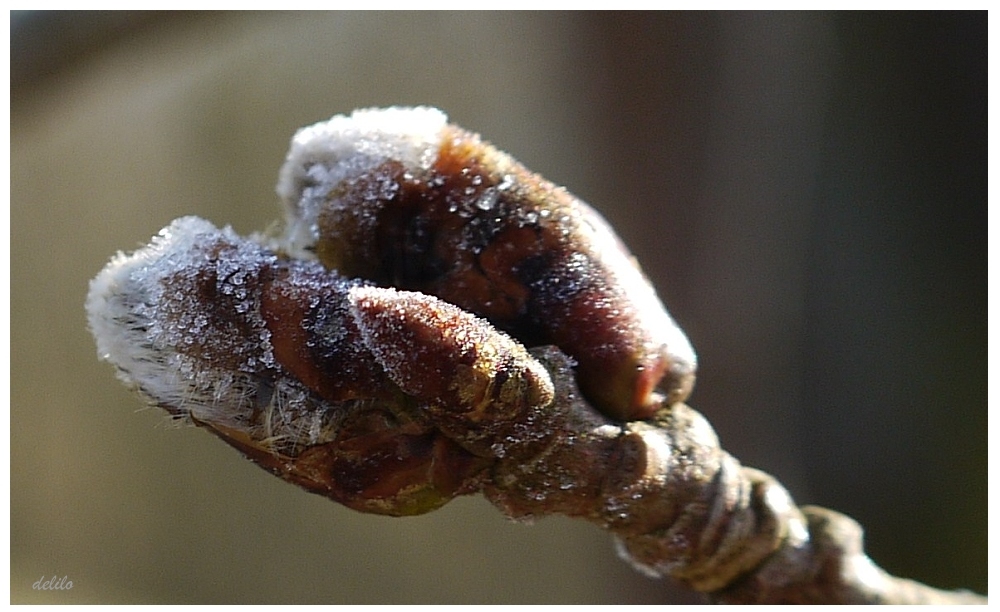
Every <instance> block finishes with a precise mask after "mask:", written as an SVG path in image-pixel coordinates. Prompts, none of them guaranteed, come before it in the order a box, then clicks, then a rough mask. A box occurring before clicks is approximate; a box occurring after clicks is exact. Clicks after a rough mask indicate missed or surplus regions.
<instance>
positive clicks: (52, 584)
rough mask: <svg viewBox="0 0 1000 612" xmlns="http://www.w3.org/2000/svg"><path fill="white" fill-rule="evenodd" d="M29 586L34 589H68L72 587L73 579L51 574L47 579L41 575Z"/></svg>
mask: <svg viewBox="0 0 1000 612" xmlns="http://www.w3.org/2000/svg"><path fill="white" fill-rule="evenodd" d="M31 588H33V589H35V590H36V591H68V590H70V589H72V588H73V581H72V580H70V579H69V576H63V577H62V578H60V577H59V576H52V577H51V578H49V579H47V580H46V578H45V576H42V577H41V578H39V579H38V580H36V581H35V584H33V585H31Z"/></svg>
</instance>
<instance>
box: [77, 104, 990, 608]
mask: <svg viewBox="0 0 1000 612" xmlns="http://www.w3.org/2000/svg"><path fill="white" fill-rule="evenodd" d="M281 176H282V178H281V182H280V183H279V193H280V194H281V195H282V197H284V198H285V201H286V204H287V206H288V208H289V215H290V217H289V227H288V234H287V235H286V236H285V238H284V240H280V241H279V240H267V239H264V238H260V237H255V238H251V239H247V238H243V237H240V236H237V235H236V234H235V233H234V232H233V231H232V230H230V229H228V228H226V229H223V230H219V229H217V228H215V227H214V226H213V225H212V224H210V223H208V222H207V221H203V220H201V219H197V218H193V217H188V218H183V219H179V220H177V221H175V222H174V223H172V224H171V225H170V226H169V227H167V228H165V229H164V230H163V231H162V232H161V233H160V235H159V236H157V237H156V238H154V240H153V242H152V243H151V244H150V245H149V246H147V247H145V248H143V249H141V250H139V251H137V252H136V253H134V254H133V255H130V256H125V255H119V256H118V257H116V258H115V259H114V260H112V262H111V263H110V264H109V265H108V266H107V267H106V268H105V269H104V271H102V272H101V274H100V275H98V277H97V278H96V279H95V280H94V281H93V282H92V283H91V290H90V294H89V296H88V299H87V310H88V315H89V321H90V327H91V330H92V331H93V333H94V335H95V338H96V339H97V344H98V351H99V354H100V355H101V356H102V358H104V359H107V360H108V361H110V362H112V363H113V364H114V365H115V366H116V367H117V368H118V371H119V376H120V378H122V380H123V381H124V382H125V383H126V384H128V385H130V386H132V387H134V388H136V389H137V390H139V391H140V392H141V393H142V394H143V395H144V396H146V398H147V399H148V401H150V402H151V403H153V404H155V405H158V406H161V407H163V408H164V409H166V410H167V411H168V412H169V413H171V414H172V415H175V416H176V417H178V418H182V419H186V420H188V421H190V422H192V423H194V424H196V425H199V426H201V427H205V428H207V429H208V430H210V431H212V432H213V433H215V434H216V435H217V436H219V437H220V438H221V439H223V440H224V441H226V442H227V443H229V444H230V445H232V446H233V447H234V448H236V449H238V450H239V451H240V452H242V453H243V454H245V455H246V456H247V457H248V458H250V459H251V460H253V461H254V462H256V463H257V464H259V465H260V466H261V467H263V468H265V469H267V470H269V471H271V472H272V473H274V474H275V475H277V476H279V477H281V478H283V479H285V480H287V481H289V482H292V483H295V484H297V485H299V486H302V487H304V488H306V489H307V490H310V491H312V492H315V493H319V494H322V495H325V496H327V497H330V498H331V499H333V500H335V501H337V502H339V503H342V504H344V505H346V506H348V507H351V508H354V509H356V510H359V511H362V512H370V513H378V514H388V515H395V516H403V515H412V514H420V513H423V512H429V511H432V510H434V509H436V508H438V507H440V506H442V505H444V504H445V503H447V502H448V501H450V500H451V499H453V498H454V497H455V496H457V495H467V494H474V493H482V494H483V495H485V496H486V498H487V499H489V500H490V501H491V502H492V503H493V504H494V505H496V506H497V507H498V508H499V509H500V510H501V512H503V513H504V514H505V515H507V516H509V517H512V518H524V517H530V516H543V515H547V514H563V515H567V516H572V517H577V518H582V519H584V520H587V521H590V522H592V523H595V524H597V525H598V526H600V527H602V528H603V529H606V530H608V531H610V532H611V533H612V534H613V535H614V536H615V538H616V539H617V543H618V547H619V550H620V552H621V555H622V556H623V557H624V558H625V559H627V560H628V561H629V562H631V563H632V565H633V566H634V567H635V568H636V569H638V570H640V571H642V572H645V573H647V574H650V575H652V576H660V577H666V576H669V577H671V578H673V579H675V580H677V581H679V582H681V583H683V584H685V585H687V586H688V587H689V588H691V589H694V590H697V591H700V592H703V593H707V594H709V595H710V596H711V597H712V598H714V599H715V600H717V601H720V602H727V603H986V599H985V598H984V597H981V596H978V595H974V594H972V593H968V592H945V591H939V590H936V589H933V588H930V587H927V586H924V585H921V584H919V583H916V582H913V581H909V580H903V579H899V578H894V577H892V576H890V575H888V574H886V573H885V572H884V571H882V570H881V569H879V568H878V567H877V566H875V565H874V564H873V563H872V562H871V561H870V560H869V559H868V557H866V556H865V555H864V551H863V548H862V532H861V528H860V526H858V524H857V523H855V522H854V521H853V520H851V519H850V518H848V517H846V516H843V515H841V514H838V513H836V512H832V511H829V510H825V509H822V508H815V507H803V508H798V507H796V505H795V504H794V503H793V502H792V499H791V497H790V496H789V494H788V492H787V491H786V490H785V489H784V488H783V487H782V486H781V485H780V484H779V483H778V482H777V481H776V480H775V479H774V478H772V477H771V476H769V475H767V474H765V473H763V472H760V471H758V470H754V469H751V468H745V467H743V466H741V465H740V464H739V462H738V461H737V460H736V459H734V458H733V457H732V456H730V455H729V454H727V453H726V452H724V451H723V450H722V449H721V448H720V446H719V442H718V439H717V437H716V435H715V432H714V431H713V430H712V428H711V426H710V425H709V423H708V421H706V420H705V419H704V417H702V416H701V415H700V414H699V413H697V412H695V411H694V410H692V409H691V408H689V407H688V406H687V405H686V404H684V403H683V402H684V401H685V400H686V398H687V396H688V394H689V393H690V391H691V388H692V385H693V382H694V375H695V368H696V358H695V356H694V351H693V349H692V348H691V346H690V344H689V343H688V341H687V339H686V337H685V336H684V333H683V331H681V330H680V328H678V327H677V326H676V325H675V323H674V322H673V320H672V319H671V318H670V316H669V315H668V314H667V312H666V310H665V309H664V308H663V306H662V304H661V303H660V302H659V299H658V298H657V297H656V293H655V291H654V290H653V288H652V286H651V285H650V284H649V283H648V281H647V280H646V278H645V277H644V276H643V275H642V273H641V271H640V270H639V268H638V267H637V266H636V265H634V262H633V260H632V257H631V255H630V254H629V253H628V251H627V250H626V249H625V248H624V246H623V245H621V243H620V242H619V241H618V239H617V237H616V236H615V235H614V233H613V232H612V230H611V229H610V227H608V226H607V224H606V222H604V220H603V219H602V218H601V217H600V216H599V215H598V214H597V213H596V212H594V211H593V209H591V208H590V207H588V206H587V205H586V204H583V203H582V202H580V201H579V200H577V199H576V198H574V197H573V196H572V195H570V194H569V193H568V192H566V191H565V190H563V189H560V188H557V187H555V186H554V185H552V184H551V183H548V182H546V181H544V179H541V177H538V176H537V175H534V174H532V173H530V172H529V171H528V170H527V169H525V168H524V167H523V166H521V165H520V164H518V163H517V162H515V161H514V160H513V159H511V158H510V157H509V156H507V155H505V154H503V153H501V152H499V151H497V150H496V149H494V148H493V147H491V146H489V145H488V144H486V143H484V142H482V141H481V140H480V139H479V137H478V136H477V135H474V134H471V133H469V132H466V131H464V130H462V129H460V128H457V127H455V126H450V125H446V124H445V117H444V114H443V113H441V112H440V111H437V110H435V109H427V108H423V109H388V110H371V111H364V112H359V113H355V114H354V115H352V116H351V117H335V118H334V119H332V120H331V121H330V122H328V123H322V124H318V125H317V126H313V127H311V128H306V129H305V130H303V131H301V132H300V133H299V134H298V135H296V137H295V140H294V141H293V147H292V151H291V153H290V154H289V157H288V159H287V161H286V164H285V166H284V168H283V169H282V173H281ZM342 274H349V275H351V276H352V277H363V278H365V279H367V281H359V280H348V279H347V278H345V277H344V276H342ZM377 283H381V284H382V285H383V286H382V287H379V286H376V284H377ZM385 285H389V286H391V287H398V288H402V289H407V291H399V290H397V289H396V288H391V287H386V286H385ZM435 296H436V297H435ZM472 313H476V314H478V315H480V316H482V317H484V318H479V317H477V316H475V315H474V314H472ZM487 319H488V320H487ZM495 325H496V326H495ZM498 327H503V328H504V329H506V330H507V331H509V332H510V333H511V334H513V335H514V337H511V336H508V335H506V334H504V333H502V332H501V331H499V330H498ZM529 342H530V343H531V344H537V345H541V346H539V347H538V348H535V349H533V350H532V351H531V352H529V351H528V349H526V348H525V344H526V343H529ZM578 384H579V385H580V386H579V387H578Z"/></svg>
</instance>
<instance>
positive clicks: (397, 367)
mask: <svg viewBox="0 0 1000 612" xmlns="http://www.w3.org/2000/svg"><path fill="white" fill-rule="evenodd" d="M87 306H88V314H89V318H90V326H91V329H92V331H93V332H94V334H95V337H96V338H97V340H98V350H99V352H100V354H101V355H102V357H103V358H105V359H107V360H108V361H111V362H112V363H113V364H115V365H116V366H117V367H118V368H119V374H120V377H121V378H122V379H123V380H124V381H125V382H126V383H127V384H129V385H130V386H133V387H135V388H137V389H139V390H140V391H141V392H142V393H143V394H144V395H145V396H147V397H148V399H149V400H150V402H151V403H153V404H155V405H157V406H161V407H163V408H165V409H166V410H168V411H169V412H170V413H171V414H174V415H177V416H179V417H185V418H189V419H190V420H191V421H192V422H194V423H196V424H198V425H200V426H202V427H206V428H207V429H209V430H211V431H212V432H213V433H215V434H216V435H218V436H219V437H220V438H222V439H223V440H225V441H226V442H227V443H229V444H230V445H231V446H233V447H234V448H236V449H238V450H239V451H240V452H242V453H243V454H244V455H246V456H247V457H248V458H250V459H252V460H253V461H254V462H256V463H257V464H258V465H260V466H261V467H263V468H265V469H267V470H269V471H271V472H272V473H274V474H276V475H278V476H280V477H281V478H283V479H285V480H287V481H289V482H293V483H295V484H298V485H300V486H302V487H303V488H306V489H308V490H310V491H312V492H315V493H319V494H322V495H326V496H328V497H330V498H332V499H334V500H336V501H338V502H340V503H342V504H344V505H347V506H349V507H352V508H355V509H358V510H362V511H365V512H376V513H381V514H393V515H402V514H416V513H421V512H427V511H429V510H433V509H434V508H437V507H439V506H441V505H443V504H444V503H446V502H447V501H449V500H450V499H451V498H453V497H454V496H455V495H458V494H461V493H463V492H466V491H468V490H470V489H471V488H472V487H473V485H474V483H475V481H476V479H477V478H478V475H479V474H480V473H481V472H482V471H483V470H484V469H485V468H486V467H488V466H489V465H490V463H491V461H492V460H493V459H494V457H493V455H492V454H491V451H490V448H491V446H492V443H493V441H492V440H491V439H489V437H488V436H487V437H486V438H485V439H484V438H483V437H482V436H475V440H474V441H473V440H472V439H471V438H469V436H465V437H466V438H468V440H457V439H452V436H449V435H446V434H445V433H442V428H441V427H440V424H439V423H438V422H437V421H435V419H434V416H435V415H439V416H442V417H444V418H445V419H446V420H447V422H448V423H449V424H450V425H451V426H454V428H455V431H466V432H467V431H469V430H473V429H476V428H477V423H478V422H479V421H480V420H489V421H491V422H492V421H504V420H511V419H514V418H516V417H518V416H519V415H521V414H523V413H524V412H526V411H528V410H536V409H539V408H541V407H544V406H545V405H547V403H548V402H550V401H551V399H552V384H551V381H550V380H549V377H548V373H547V372H546V371H545V370H544V369H543V368H542V366H541V365H540V364H538V363H537V362H536V361H535V360H534V359H533V358H531V357H530V356H529V355H528V354H527V353H526V352H525V351H524V349H523V347H521V346H520V345H519V344H517V343H516V342H514V341H512V340H511V339H510V338H508V337H506V336H505V335H503V334H501V333H500V332H498V331H497V330H495V329H494V328H493V327H492V326H490V325H489V324H488V323H487V322H485V321H483V320H481V319H477V318H476V317H474V316H472V315H470V314H468V313H466V312H463V311H461V310H460V309H458V308H457V307H455V306H452V305H450V304H446V303H444V302H442V301H440V300H438V299H436V298H433V297H430V296H425V295H418V294H408V293H400V292H397V291H395V290H391V289H380V288H376V287H365V286H363V285H361V284H359V283H357V282H352V281H347V280H345V279H344V278H343V277H341V276H339V275H338V274H336V273H334V272H330V271H327V270H325V269H323V267H322V266H320V265H319V264H318V263H316V262H307V261H298V260H288V259H283V258H280V257H278V256H277V255H275V254H274V253H273V252H271V251H269V250H268V249H266V248H264V247H262V246H261V245H259V244H258V243H256V242H254V241H252V240H246V239H242V238H240V237H238V236H236V235H235V234H233V233H232V232H231V231H230V230H229V229H228V228H227V229H225V230H221V231H220V230H217V229H216V228H214V227H212V226H211V224H209V223H207V222H205V221H202V220H200V219H195V218H193V217H188V218H184V219H179V220H177V221H175V222H174V223H173V224H171V226H169V227H168V228H166V229H164V230H163V231H162V232H161V233H160V235H159V236H158V237H157V238H155V239H154V241H153V242H152V244H150V245H149V246H147V247H145V248H144V249H141V250H140V251H138V252H136V253H134V254H132V255H130V256H127V257H126V256H124V255H119V257H117V258H115V260H113V261H112V262H111V263H110V264H109V265H108V266H107V267H106V268H105V269H104V270H103V271H102V272H101V274H100V275H98V277H97V278H96V279H95V280H94V281H93V282H92V283H91V291H90V295H89V296H88V304H87ZM432 364H437V365H436V366H433V365H432ZM435 368H436V369H435ZM463 424H464V425H463ZM463 428H464V429H463ZM486 429H488V427H487V428H486ZM475 442H482V443H481V444H477V443H475Z"/></svg>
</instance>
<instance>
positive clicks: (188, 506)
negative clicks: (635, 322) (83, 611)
mask: <svg viewBox="0 0 1000 612" xmlns="http://www.w3.org/2000/svg"><path fill="white" fill-rule="evenodd" d="M986 62H987V24H986V13H985V12H983V13H964V14H954V13H948V14H941V13H920V14H908V13H891V14H879V13H865V14H850V13H834V14H830V13H791V14H787V13H750V14H746V13H707V14H706V13H682V14H673V13H656V14H647V13H629V14H616V13H612V14H599V13H579V14H562V13H544V14H521V13H511V14H480V13H477V14H462V13H457V14H456V13H419V14H415V13H391V14H385V13H367V14H355V13H321V14H312V13H307V14H301V13H292V14H287V13H238V14H234V13H211V14H188V13H180V14H174V13H170V14H160V13H112V14H108V13H18V12H15V13H13V14H12V15H11V226H12V232H11V234H12V246H11V335H12V341H11V351H10V353H11V381H12V391H11V419H10V421H11V473H10V476H11V505H10V530H11V531H10V537H11V551H10V561H11V592H12V594H11V600H12V602H32V601H35V602H68V603H82V602H107V603H110V602H154V603H188V602H200V603H213V602H219V603H223V602H224V603H230V602H232V603H249V602H267V603H280V602H310V603H615V602H621V603H629V602H631V603H638V602H642V603H652V602H684V601H695V602H697V601H702V600H701V599H700V598H699V597H698V596H692V595H691V594H688V593H686V592H685V591H683V590H681V589H678V588H676V587H675V586H673V585H671V584H670V583H669V582H665V581H652V580H648V579H646V578H643V577H641V576H639V575H638V574H636V573H634V572H632V571H631V569H630V568H629V567H628V566H627V565H625V564H624V563H622V562H620V561H619V560H618V559H617V558H616V557H615V554H614V552H613V549H612V545H611V541H610V539H609V538H608V536H607V535H605V534H604V533H602V532H600V531H599V530H597V529H596V528H592V527H590V526H589V525H587V524H584V523H577V522H574V521H570V520H563V519H558V518H550V519H545V520H541V521H539V522H538V523H537V524H535V525H533V526H525V525H519V524H514V523H510V522H507V521H505V520H504V519H503V518H502V517H501V516H500V514H499V513H498V512H497V511H495V510H494V509H493V508H492V507H491V506H489V505H488V504H486V503H485V502H484V501H482V500H481V499H475V498H470V499H462V500H458V501H456V502H453V503H452V504H450V505H449V506H447V507H445V508H444V509H442V510H441V511H438V512H436V513H433V514H430V515H427V516H424V517H418V518H410V519H389V518H381V517H375V516H365V515H361V514H357V513H354V512H351V511H349V510H346V509H344V508H341V507H339V506H337V505H335V504H333V503H330V502H328V501H326V500H324V499H322V498H320V497H316V496H313V495H309V494H306V493H303V492H301V491H299V490H297V489H295V488H293V487H292V486H290V485H286V484H284V483H282V482H280V481H279V480H277V479H275V478H272V477H270V476H268V475H267V474H265V473H264V472H263V471H260V470H258V469H257V468H255V467H254V466H252V465H251V464H250V463H248V462H247V461H245V460H243V459H242V458H241V457H240V456H238V455H237V454H236V453H235V452H233V451H231V450H230V449H229V448H227V447H226V446H224V445H223V444H222V443H220V442H219V441H218V440H215V439H213V438H212V437H211V436H209V435H208V434H206V433H204V432H201V431H196V430H186V429H182V430H176V429H172V428H170V427H167V426H165V425H164V419H163V418H162V417H161V415H160V414H158V413H157V412H155V411H148V410H147V411H142V410H139V408H140V404H139V402H138V401H137V399H136V398H135V397H133V396H132V395H130V394H129V393H128V392H126V391H125V389H124V388H123V387H122V386H121V385H120V384H118V382H117V381H116V379H115V377H114V374H113V372H112V369H111V367H110V366H108V365H107V364H105V363H100V362H98V361H97V356H96V351H95V348H94V343H93V341H92V339H91V337H90V335H89V333H88V332H87V330H86V323H85V318H84V312H83V300H84V295H85V293H86V290H87V282H88V280H89V279H90V278H91V277H92V276H94V275H95V274H96V273H97V271H98V270H99V269H100V268H101V266H103V265H104V263H105V262H106V261H107V259H108V258H109V257H110V256H112V255H113V254H114V253H115V252H116V251H117V250H119V249H125V250H129V249H133V248H135V247H137V246H138V245H139V244H140V243H143V242H145V241H146V240H148V238H149V237H150V236H151V235H153V234H154V233H156V232H157V231H158V230H159V229H160V228H161V227H162V226H164V225H166V224H167V223H168V222H169V221H170V220H171V219H173V218H175V217H178V216H181V215H188V214H197V215H199V216H203V217H206V218H208V219H210V220H212V221H213V222H215V223H217V224H227V223H228V224H232V225H233V227H234V228H235V229H236V230H238V231H240V232H249V231H252V230H255V229H260V228H264V227H265V226H266V225H267V224H269V223H270V222H271V221H273V220H275V219H276V218H278V216H279V214H280V213H279V208H278V205H277V198H276V196H275V195H274V188H273V185H274V182H275V179H276V176H277V171H278V167H279V165H280V164H281V162H282V159H283V156H284V153H285V150H286V147H287V143H288V140H289V138H290V137H291V135H292V133H293V132H294V130H295V129H296V128H298V127H300V126H303V125H306V124H309V123H312V122H315V121H318V120H321V119H325V118H328V117H329V116H331V115H333V114H336V113H341V112H347V111H350V110H352V109H354V108H357V107H365V106H376V105H377V106H383V105H392V104H418V103H426V104H432V105H437V106H440V107H441V108H443V109H445V110H446V111H447V112H448V113H449V114H450V116H451V118H452V120H453V121H455V122H457V123H459V124H460V125H463V126H465V127H467V128H469V129H473V130H476V131H479V132H481V133H482V134H483V135H484V136H485V137H486V138H488V139H490V140H492V141H493V142H494V143H496V144H497V145H499V146H500V147H501V148H503V149H505V150H507V151H509V152H511V153H512V154H514V155H515V156H516V157H517V158H519V159H520V160H521V161H523V162H524V163H525V164H526V165H527V166H528V167H530V168H532V169H534V170H536V171H539V172H541V173H542V174H544V175H545V176H546V177H547V178H550V179H552V180H554V181H556V182H559V183H562V184H565V185H567V186H569V188H570V189H571V190H572V191H574V192H575V193H576V194H578V195H579V196H581V197H582V198H584V199H585V200H587V201H589V202H591V203H592V204H593V205H595V206H596V207H597V208H598V209H600V210H601V211H603V212H604V213H605V214H606V216H607V217H608V218H609V220H610V221H611V222H612V223H613V224H614V225H615V226H616V227H617V229H618V230H619V233H620V234H621V235H622V237H623V238H624V239H625V241H626V242H627V243H628V244H630V245H631V247H632V249H633V251H634V252H635V254H636V255H637V256H638V258H639V260H640V261H641V262H642V263H643V265H644V267H645V269H646V270H647V272H648V273H649V275H650V276H651V277H652V278H653V280H654V282H655V283H656V285H657V286H658V287H659V289H660V292H661V295H662V296H663V297H664V300H665V301H666V302H667V304H668V305H669V307H670V309H671V311H672V312H673V314H674V315H675V318H676V319H677V320H678V321H679V322H680V323H681V325H682V326H683V327H684V328H685V329H686V330H687V332H688V335H689V336H690V337H691V339H692V341H693V343H694V345H695V347H696V349H698V352H699V356H700V362H701V363H700V366H701V367H700V377H699V383H698V387H697V389H696V391H695V394H694V396H693V398H692V401H691V403H692V405H694V406H695V407H696V408H698V409H700V410H701V411H703V412H704V413H705V414H706V415H707V416H708V417H709V418H710V420H712V422H713V423H714V425H715V426H716V427H717V430H718V432H719V435H720V437H721V439H722V442H723V445H724V446H725V447H726V448H727V449H728V450H729V451H730V452H732V453H734V454H735V455H736V456H737V457H739V458H740V459H741V460H742V461H743V462H744V463H746V464H749V465H753V466H755V467H759V468H762V469H765V470H768V471H770V472H772V473H773V474H775V475H776V476H777V477H778V478H779V479H781V480H782V481H783V482H784V483H785V485H786V486H787V487H788V488H789V489H790V490H791V492H792V494H793V495H794V496H795V498H796V499H797V501H799V502H800V503H815V504H821V505H825V506H828V507H832V508H835V509H838V510H841V511H843V512H846V513H848V514H850V515H852V516H854V517H855V518H856V519H858V520H859V521H860V522H861V523H862V524H863V525H864V526H865V527H866V530H867V544H868V550H869V552H870V553H871V555H872V556H873V558H874V559H875V560H876V561H877V562H878V563H880V564H882V565H883V566H884V567H885V568H886V569H888V570H889V571H892V572H894V573H897V574H901V575H905V576H908V577H911V578H915V579H918V580H922V581H926V582H929V583H932V584H934V585H937V586H942V587H969V588H973V589H976V590H979V591H985V589H986V586H987V583H986V569H987V552H986V551H987V538H986V535H987V497H986V495H987V467H986V465H987V416H986V409H987V408H986V407H987V383H986V363H987V351H986V347H987V342H986V338H987V314H986V304H987V300H986V289H987V282H986V270H987V259H986V242H987V240H986V237H987V230H986V221H987V212H986V211H987V208H986V204H987V163H986V162H987V132H986V125H987V123H986V122H987V70H986V66H987V64H986ZM53 575H57V576H60V577H61V576H67V577H68V579H69V580H72V581H73V588H72V590H68V591H55V592H40V591H34V590H33V589H32V584H33V583H34V582H35V581H36V580H38V579H39V578H40V577H43V576H44V577H51V576H53Z"/></svg>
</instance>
